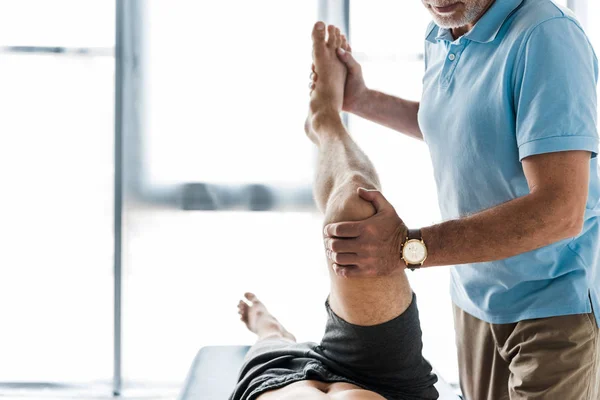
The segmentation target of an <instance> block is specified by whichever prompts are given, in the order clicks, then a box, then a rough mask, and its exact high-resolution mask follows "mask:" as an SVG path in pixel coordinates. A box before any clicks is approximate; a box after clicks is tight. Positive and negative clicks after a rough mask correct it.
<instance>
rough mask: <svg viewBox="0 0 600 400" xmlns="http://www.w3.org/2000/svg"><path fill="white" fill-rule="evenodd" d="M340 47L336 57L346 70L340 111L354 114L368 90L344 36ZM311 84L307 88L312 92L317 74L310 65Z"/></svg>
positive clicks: (360, 68)
mask: <svg viewBox="0 0 600 400" xmlns="http://www.w3.org/2000/svg"><path fill="white" fill-rule="evenodd" d="M341 37H342V45H341V46H340V47H339V48H338V49H337V51H336V52H337V56H338V58H339V59H340V61H342V62H343V63H344V64H345V65H346V68H347V70H348V75H347V77H346V85H345V89H344V104H343V106H342V110H343V111H346V112H351V113H354V112H355V111H356V110H357V109H358V107H359V106H360V104H362V103H363V102H364V100H365V97H366V96H367V94H368V91H369V89H368V88H367V86H366V84H365V80H364V78H363V73H362V67H361V65H360V64H359V63H358V62H357V61H356V60H355V59H354V57H353V56H352V47H351V46H350V43H348V41H347V39H346V36H345V35H341ZM310 79H311V83H310V84H309V88H310V89H311V93H312V90H314V88H315V86H316V83H317V80H318V79H319V76H318V74H317V73H316V71H315V65H314V64H313V65H312V71H311V74H310Z"/></svg>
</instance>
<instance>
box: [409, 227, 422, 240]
mask: <svg viewBox="0 0 600 400" xmlns="http://www.w3.org/2000/svg"><path fill="white" fill-rule="evenodd" d="M411 239H417V240H423V236H422V235H421V230H420V229H409V230H408V240H411Z"/></svg>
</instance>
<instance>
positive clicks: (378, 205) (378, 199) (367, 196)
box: [358, 187, 392, 212]
mask: <svg viewBox="0 0 600 400" xmlns="http://www.w3.org/2000/svg"><path fill="white" fill-rule="evenodd" d="M358 195H359V196H360V197H361V199H363V200H366V201H369V202H371V203H372V204H373V206H375V210H376V211H377V212H381V211H384V210H385V209H387V208H390V207H392V205H391V204H390V203H389V202H388V201H387V199H386V198H385V197H384V196H383V194H381V192H380V191H379V190H369V189H365V188H362V187H361V188H358Z"/></svg>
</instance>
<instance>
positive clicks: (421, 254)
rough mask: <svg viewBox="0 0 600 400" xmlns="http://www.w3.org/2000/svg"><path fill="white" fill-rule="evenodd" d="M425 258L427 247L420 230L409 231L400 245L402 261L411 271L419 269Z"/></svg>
mask: <svg viewBox="0 0 600 400" xmlns="http://www.w3.org/2000/svg"><path fill="white" fill-rule="evenodd" d="M426 258H427V246H425V242H424V241H423V237H422V236H421V230H420V229H409V230H408V234H407V236H406V240H405V241H404V244H403V245H402V260H404V262H405V263H406V267H407V268H410V270H411V271H414V270H415V269H418V268H421V266H422V265H423V263H424V262H425V259H426Z"/></svg>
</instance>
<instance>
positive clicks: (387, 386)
mask: <svg viewBox="0 0 600 400" xmlns="http://www.w3.org/2000/svg"><path fill="white" fill-rule="evenodd" d="M312 36H313V57H314V64H315V72H316V73H318V82H317V84H316V87H315V88H314V90H313V92H312V93H311V101H310V111H309V116H308V119H307V123H306V126H305V130H306V133H307V135H308V137H309V138H310V139H311V140H312V141H313V142H314V143H315V145H317V147H318V150H319V158H318V164H317V177H316V179H315V182H314V196H315V200H316V202H317V204H318V206H319V208H320V210H321V211H322V212H323V213H324V216H325V224H329V223H332V222H340V221H359V220H363V219H366V218H369V217H371V216H372V215H373V214H374V213H375V210H374V208H373V206H372V205H371V203H369V202H367V201H364V200H362V199H361V197H359V195H358V190H359V188H363V189H360V190H365V189H366V190H379V189H380V187H379V186H380V185H379V179H378V177H377V173H376V171H375V169H374V167H373V165H372V164H371V162H370V161H369V159H368V158H367V157H366V156H365V154H364V153H363V152H362V151H361V150H360V148H359V147H358V146H357V145H356V144H355V143H354V142H353V140H352V139H351V137H350V136H349V134H348V132H347V131H346V129H345V127H344V125H343V124H342V122H341V119H340V114H339V113H340V111H341V108H342V101H343V95H344V84H345V79H346V67H345V66H344V65H343V64H342V63H341V62H340V61H339V60H338V58H337V55H336V49H337V48H338V47H343V48H345V49H346V50H348V45H347V43H346V41H345V38H344V37H342V35H341V34H340V32H339V29H337V28H335V27H333V26H330V27H328V28H327V30H326V28H325V25H324V24H323V23H321V22H319V23H317V24H316V25H315V27H314V29H313V33H312ZM333 264H334V263H333V262H332V261H331V260H328V270H329V276H330V282H331V285H330V293H329V296H328V298H327V300H326V301H325V309H326V311H327V313H328V319H327V323H326V327H325V334H324V336H323V338H322V339H321V343H320V344H317V343H312V342H305V343H297V342H296V339H295V337H294V335H292V334H291V333H290V332H288V331H287V330H286V329H285V328H284V327H283V326H282V325H281V323H279V321H277V319H276V318H275V317H274V316H273V315H272V314H271V313H269V311H268V310H267V308H266V307H265V305H264V304H263V303H262V302H261V301H260V300H259V299H258V298H257V297H256V296H255V295H254V294H252V293H246V294H245V299H244V301H240V303H239V305H238V308H239V313H240V315H241V319H242V321H243V322H244V323H245V324H246V326H247V327H248V329H249V330H251V331H252V332H254V333H256V335H257V336H258V341H257V342H256V344H255V345H254V346H253V347H252V348H251V349H250V351H249V352H248V354H247V355H246V358H245V362H244V365H243V366H242V368H241V370H240V373H239V377H238V383H237V385H236V387H235V389H234V391H233V393H232V394H231V396H230V400H256V399H258V400H275V399H277V400H292V399H294V400H308V399H311V400H312V399H315V400H317V399H338V400H355V399H356V400H358V399H360V400H382V399H388V400H400V399H406V400H420V399H423V400H429V399H437V398H438V393H437V391H436V389H435V388H434V384H435V382H436V381H437V377H436V376H435V375H434V374H433V373H432V368H431V365H430V364H429V363H428V362H427V361H426V360H425V359H424V358H423V356H422V342H421V329H420V324H419V315H418V310H417V304H416V297H415V295H414V294H413V292H412V290H411V288H410V285H409V283H408V280H407V278H406V274H405V272H404V270H402V269H400V268H399V269H398V270H397V271H395V272H394V273H393V274H391V275H387V276H377V277H370V278H345V277H342V276H340V275H338V274H336V272H335V270H334V265H333Z"/></svg>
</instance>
